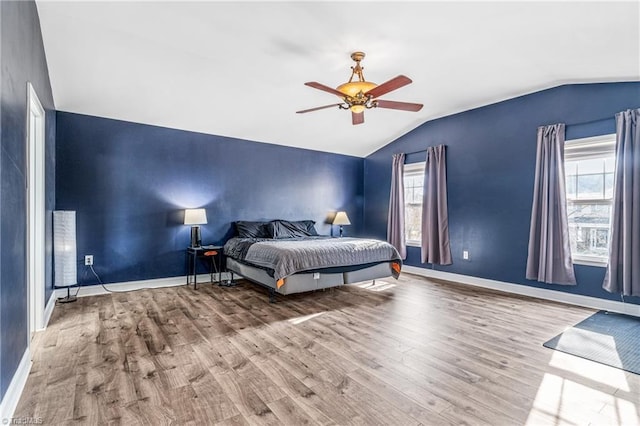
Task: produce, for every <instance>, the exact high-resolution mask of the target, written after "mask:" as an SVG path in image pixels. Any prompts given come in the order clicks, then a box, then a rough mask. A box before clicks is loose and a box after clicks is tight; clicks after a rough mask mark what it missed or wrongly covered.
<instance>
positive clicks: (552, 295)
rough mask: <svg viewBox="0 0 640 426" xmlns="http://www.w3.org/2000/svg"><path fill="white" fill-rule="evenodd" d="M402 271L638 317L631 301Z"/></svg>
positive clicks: (421, 270)
mask: <svg viewBox="0 0 640 426" xmlns="http://www.w3.org/2000/svg"><path fill="white" fill-rule="evenodd" d="M402 272H408V273H410V274H414V275H420V276H422V277H426V278H438V279H441V280H446V281H454V282H457V283H461V284H466V285H473V286H476V287H484V288H490V289H493V290H500V291H504V292H507V293H514V294H520V295H523V296H531V297H537V298H539V299H546V300H553V301H555V302H562V303H567V304H570V305H578V306H584V307H587V308H595V309H603V310H606V311H610V312H618V313H621V314H627V315H634V316H637V317H640V305H635V304H632V303H622V302H617V301H615V300H606V299H598V298H597V297H590V296H582V295H580V294H572V293H565V292H562V291H557V290H550V289H546V288H538V287H530V286H527V285H523V284H513V283H507V282H503V281H495V280H489V279H486V278H478V277H472V276H470V275H461V274H454V273H451V272H443V271H436V270H434V269H426V268H418V267H415V266H409V265H404V266H403V267H402Z"/></svg>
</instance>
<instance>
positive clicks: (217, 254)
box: [187, 245, 222, 290]
mask: <svg viewBox="0 0 640 426" xmlns="http://www.w3.org/2000/svg"><path fill="white" fill-rule="evenodd" d="M203 257H205V258H207V259H209V258H210V259H211V263H210V266H209V268H210V269H209V271H210V273H211V277H212V279H211V283H213V271H212V270H211V268H213V269H215V272H216V273H217V274H218V284H219V283H220V282H221V281H222V246H214V245H207V246H200V247H187V285H189V284H191V276H192V275H193V289H194V290H196V289H197V288H198V258H200V259H202V258H203Z"/></svg>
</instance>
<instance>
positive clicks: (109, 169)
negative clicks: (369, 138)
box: [56, 112, 364, 284]
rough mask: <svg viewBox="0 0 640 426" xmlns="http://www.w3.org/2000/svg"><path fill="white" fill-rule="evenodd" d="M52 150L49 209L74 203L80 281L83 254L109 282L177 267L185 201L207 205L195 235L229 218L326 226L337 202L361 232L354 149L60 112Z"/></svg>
mask: <svg viewBox="0 0 640 426" xmlns="http://www.w3.org/2000/svg"><path fill="white" fill-rule="evenodd" d="M282 131H283V132H286V129H282ZM56 149H57V159H58V161H57V164H56V165H57V172H56V182H57V183H56V208H57V209H59V210H76V212H77V213H76V214H77V246H78V262H79V267H78V275H79V282H80V283H83V284H95V283H96V279H95V278H94V277H93V276H92V275H91V272H90V271H89V270H88V268H86V267H84V266H83V264H84V263H83V257H84V255H85V254H93V255H94V262H95V263H94V268H95V270H96V272H97V273H98V275H99V276H100V277H101V278H102V280H103V281H105V282H109V283H113V282H123V281H134V280H144V279H153V278H161V277H173V276H179V275H185V273H186V270H185V248H186V247H187V246H188V245H189V238H190V227H189V226H185V225H183V224H182V222H183V214H184V209H185V208H199V207H203V208H205V209H206V211H207V218H208V224H206V225H203V226H202V240H203V243H222V242H224V241H225V240H226V239H227V238H229V237H230V235H231V226H232V225H231V224H232V222H233V221H235V220H260V219H275V218H283V219H291V220H297V219H313V220H315V221H316V222H317V225H316V227H317V228H318V231H319V232H320V233H324V234H329V233H330V232H331V229H330V226H329V225H327V224H325V223H324V221H325V219H326V217H327V214H328V213H329V212H330V211H335V210H346V211H347V213H348V215H349V217H350V218H351V222H352V223H353V225H352V226H348V227H345V230H346V233H347V235H355V234H359V233H360V232H361V231H362V226H363V218H362V208H363V182H362V177H363V166H364V159H362V158H356V157H350V156H344V155H337V154H329V153H323V152H318V151H310V150H305V149H297V148H289V147H284V146H279V145H272V144H265V143H258V142H250V141H245V140H239V139H233V138H226V137H221V136H212V135H206V134H201V133H193V132H187V131H182V130H174V129H168V128H163V127H156V126H149V125H143V124H136V123H131V122H125V121H118V120H111V119H106V118H97V117H92V116H86V115H78V114H72V113H65V112H58V113H57V145H56ZM205 270H206V269H203V271H205Z"/></svg>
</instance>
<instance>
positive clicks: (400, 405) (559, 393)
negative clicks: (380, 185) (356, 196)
mask: <svg viewBox="0 0 640 426" xmlns="http://www.w3.org/2000/svg"><path fill="white" fill-rule="evenodd" d="M369 284H370V283H369ZM592 313H593V310H590V309H586V308H579V307H575V306H569V305H562V304H559V303H552V302H547V301H542V300H537V299H532V298H526V297H520V296H513V295H508V294H503V293H499V292H494V291H489V290H483V289H479V288H474V287H467V286H462V285H457V284H453V283H446V282H436V281H433V280H427V279H424V278H420V277H416V276H412V275H409V274H403V276H402V277H401V278H400V280H399V281H395V280H393V279H389V280H387V281H377V282H376V285H375V286H371V285H368V284H367V286H364V285H363V287H362V288H361V287H360V286H358V285H351V286H345V287H342V288H339V289H334V290H331V291H324V292H316V293H308V294H303V295H294V296H287V297H279V298H278V302H277V303H275V304H269V303H268V300H267V296H266V293H265V292H264V290H262V289H260V288H259V287H257V286H254V285H252V284H249V283H242V284H241V285H239V286H237V287H234V288H224V287H217V286H211V285H206V284H205V285H202V286H201V287H199V288H198V290H193V289H192V288H190V287H186V286H184V287H173V288H164V289H154V290H141V291H136V292H130V293H119V294H110V295H104V296H94V297H85V298H81V299H79V300H78V302H76V303H71V304H67V305H58V306H56V308H55V311H54V314H53V317H52V319H51V322H50V324H49V327H48V328H47V329H46V330H45V331H44V332H42V333H38V335H37V336H36V338H35V342H34V344H33V346H32V348H35V351H34V363H33V368H32V370H31V374H30V376H29V379H28V382H27V385H26V388H25V390H24V393H23V395H22V399H21V400H20V403H19V406H18V409H17V411H16V413H15V417H39V418H41V419H42V420H43V422H44V424H55V425H58V424H127V425H128V424H149V425H161V424H194V425H195V424H221V425H241V424H288V425H302V424H365V425H375V424H388V425H405V424H407V425H409V424H425V425H441V424H469V425H484V424H491V425H519V424H531V425H543V424H545V425H546V424H548V425H565V424H566V425H582V424H584V425H587V424H594V425H609V424H629V425H631V424H638V423H640V418H639V414H638V413H639V411H640V376H637V375H634V374H631V373H625V372H623V371H621V370H617V369H614V368H611V367H606V366H603V365H600V364H597V363H594V362H591V361H587V360H583V359H580V358H577V357H573V356H570V355H566V354H563V353H560V352H557V351H552V350H550V349H546V348H544V347H542V343H543V342H545V341H546V340H548V339H550V338H551V337H553V336H555V335H556V334H558V333H560V332H562V331H563V330H564V329H565V328H567V327H569V326H571V325H573V324H575V323H577V322H579V321H581V320H583V319H584V318H586V317H588V316H589V315H591V314H592Z"/></svg>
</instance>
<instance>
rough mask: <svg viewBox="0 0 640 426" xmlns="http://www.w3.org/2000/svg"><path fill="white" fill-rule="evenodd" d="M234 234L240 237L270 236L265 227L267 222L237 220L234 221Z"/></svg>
mask: <svg viewBox="0 0 640 426" xmlns="http://www.w3.org/2000/svg"><path fill="white" fill-rule="evenodd" d="M235 225H236V234H237V235H238V237H240V238H271V235H270V232H269V230H268V229H267V228H268V225H269V222H250V221H247V220H239V221H237V222H236V223H235Z"/></svg>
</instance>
